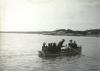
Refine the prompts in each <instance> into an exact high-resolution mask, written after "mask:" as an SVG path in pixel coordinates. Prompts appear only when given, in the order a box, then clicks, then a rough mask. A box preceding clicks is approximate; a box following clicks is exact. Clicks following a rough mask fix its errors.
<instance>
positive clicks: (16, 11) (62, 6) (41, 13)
mask: <svg viewBox="0 0 100 71" xmlns="http://www.w3.org/2000/svg"><path fill="white" fill-rule="evenodd" d="M0 1H1V2H0V26H1V27H0V28H1V29H0V30H1V31H47V30H55V29H73V30H86V29H92V28H93V29H95V28H100V22H99V19H100V15H99V11H100V10H99V9H100V2H99V0H0Z"/></svg>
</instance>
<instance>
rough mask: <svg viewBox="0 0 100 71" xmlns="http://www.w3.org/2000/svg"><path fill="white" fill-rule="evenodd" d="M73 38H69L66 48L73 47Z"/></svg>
mask: <svg viewBox="0 0 100 71" xmlns="http://www.w3.org/2000/svg"><path fill="white" fill-rule="evenodd" d="M72 42H73V40H70V42H69V43H68V48H73V43H72Z"/></svg>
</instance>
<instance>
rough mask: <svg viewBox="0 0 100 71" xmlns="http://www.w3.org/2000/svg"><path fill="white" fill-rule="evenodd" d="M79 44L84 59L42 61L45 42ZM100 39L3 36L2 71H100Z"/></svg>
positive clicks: (0, 38)
mask: <svg viewBox="0 0 100 71" xmlns="http://www.w3.org/2000/svg"><path fill="white" fill-rule="evenodd" d="M63 38H64V39H66V42H65V43H64V44H66V43H68V40H70V39H73V40H76V41H77V43H78V44H79V45H82V47H83V48H82V55H81V56H73V57H57V58H40V57H38V51H39V50H41V46H42V43H43V42H47V43H48V42H56V43H58V42H59V41H60V40H61V39H63ZM99 67H100V37H82V36H78V37H77V36H50V35H37V34H14V33H10V34H9V33H0V71H100V68H99Z"/></svg>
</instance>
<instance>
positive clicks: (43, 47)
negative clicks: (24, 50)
mask: <svg viewBox="0 0 100 71" xmlns="http://www.w3.org/2000/svg"><path fill="white" fill-rule="evenodd" d="M45 46H46V43H45V42H43V46H42V50H44V49H45Z"/></svg>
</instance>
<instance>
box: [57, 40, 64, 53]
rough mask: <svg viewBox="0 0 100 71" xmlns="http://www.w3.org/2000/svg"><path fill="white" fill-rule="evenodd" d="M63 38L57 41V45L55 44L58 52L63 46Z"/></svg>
mask: <svg viewBox="0 0 100 71" xmlns="http://www.w3.org/2000/svg"><path fill="white" fill-rule="evenodd" d="M64 41H65V40H64V39H62V40H61V41H60V42H59V43H58V45H57V51H58V52H60V51H61V48H62V47H63V43H64Z"/></svg>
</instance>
